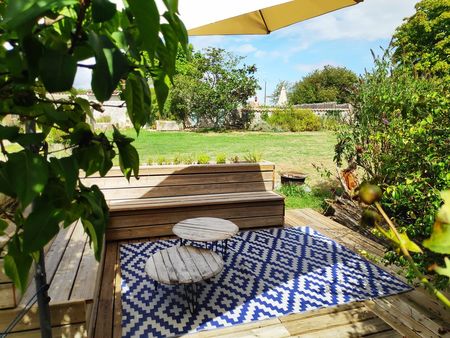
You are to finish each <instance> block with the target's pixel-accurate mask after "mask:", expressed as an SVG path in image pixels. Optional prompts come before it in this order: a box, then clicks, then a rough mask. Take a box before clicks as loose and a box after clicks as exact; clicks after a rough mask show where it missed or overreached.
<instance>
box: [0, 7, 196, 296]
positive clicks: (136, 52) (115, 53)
mask: <svg viewBox="0 0 450 338" xmlns="http://www.w3.org/2000/svg"><path fill="white" fill-rule="evenodd" d="M165 3H166V5H167V9H166V11H165V13H164V14H163V16H164V18H165V20H164V23H161V22H162V20H160V13H159V12H158V10H157V7H156V4H155V2H154V1H153V0H128V1H126V2H124V8H123V9H122V10H120V11H119V10H118V9H117V8H116V5H115V4H113V3H112V2H111V1H108V0H85V1H77V0H48V1H29V0H20V1H16V0H14V1H12V0H10V1H3V2H0V19H1V23H0V30H1V32H2V34H1V35H0V122H1V121H2V120H3V119H4V118H5V117H7V118H8V119H11V116H16V117H17V116H18V119H17V118H16V124H17V126H4V125H3V124H0V146H1V149H2V152H3V154H4V157H5V159H6V160H5V161H0V193H2V194H5V195H8V196H11V197H13V198H16V199H17V200H18V202H19V206H18V208H17V210H16V211H15V214H14V216H13V217H11V219H8V223H7V222H6V221H5V220H3V219H0V232H1V233H2V234H3V232H4V231H6V227H5V224H9V223H11V224H15V227H14V229H13V231H12V233H9V234H8V236H9V237H10V240H9V242H8V243H7V247H6V248H2V250H5V251H6V256H5V271H6V273H7V274H8V276H10V277H11V278H12V280H13V281H14V283H15V284H16V285H17V286H18V288H19V289H20V290H21V291H23V290H24V287H25V286H26V285H27V277H28V272H29V269H30V267H31V264H32V261H33V259H37V258H38V257H39V255H38V254H37V253H38V252H39V250H40V249H41V248H43V247H44V246H45V244H46V243H48V242H49V241H50V240H51V238H52V237H53V236H55V235H56V234H57V233H58V231H59V230H60V228H61V227H67V226H69V225H70V224H72V223H73V222H74V221H76V220H78V219H81V222H82V224H83V227H84V230H85V231H86V233H87V234H88V235H89V238H90V241H91V244H92V245H93V248H94V251H95V255H96V257H97V259H98V258H99V257H100V252H101V250H102V242H103V236H104V233H105V229H106V225H107V221H108V207H107V205H106V202H105V199H104V197H103V194H102V193H101V191H100V190H99V188H98V187H97V186H92V187H85V186H84V185H83V184H82V183H81V181H80V179H79V178H80V174H81V173H82V175H86V176H90V175H93V174H96V173H98V174H99V175H101V176H104V175H105V174H106V173H107V172H108V170H109V169H110V168H111V167H112V163H113V162H112V160H113V158H114V157H115V156H116V155H118V156H119V163H120V168H121V169H122V172H123V173H124V175H125V176H126V178H127V179H129V178H130V177H131V175H134V176H135V177H137V176H138V169H139V157H138V153H137V151H136V149H135V148H134V147H133V146H132V144H131V142H132V141H133V139H132V138H130V137H127V136H125V135H122V134H121V133H120V132H119V130H117V129H115V130H114V133H113V135H112V138H108V137H107V136H106V135H105V134H103V133H96V132H95V131H94V130H93V129H92V128H91V126H90V125H89V124H88V123H87V121H88V118H92V112H91V109H92V108H93V109H100V108H99V107H100V104H99V103H97V102H89V101H87V100H85V99H83V98H82V97H78V96H77V95H78V93H77V92H76V91H75V90H73V89H72V85H73V81H74V78H75V75H76V72H77V69H79V67H85V68H90V69H92V83H91V87H92V90H93V92H94V94H95V96H96V98H97V100H98V101H100V102H102V101H104V100H107V99H109V98H110V96H111V94H112V93H113V91H115V90H117V89H118V90H120V91H122V92H123V93H122V94H123V97H124V99H125V101H126V103H127V108H128V115H129V117H130V119H131V121H132V123H133V126H134V127H135V130H136V132H139V130H140V128H141V127H142V126H144V125H145V124H146V123H149V122H150V121H151V114H150V111H151V109H152V99H151V94H150V89H149V83H148V77H151V79H152V81H153V86H154V89H155V96H156V101H157V103H158V104H159V105H160V106H161V105H162V104H164V101H165V99H166V97H167V94H168V85H167V83H168V82H169V81H170V79H171V78H173V75H174V68H175V60H176V58H177V50H178V46H179V45H180V44H181V46H182V47H183V48H185V49H186V50H187V34H186V30H185V28H184V26H183V23H182V22H181V21H180V19H179V17H178V13H177V6H176V2H173V1H165ZM91 60H93V61H91ZM59 91H67V93H66V94H67V95H66V97H65V98H63V99H55V98H54V97H53V96H51V95H49V93H53V92H59ZM36 131H37V132H36ZM55 135H57V137H58V139H59V140H61V141H62V142H63V143H64V144H65V146H66V147H67V149H66V150H69V151H68V152H67V155H68V156H66V157H61V156H57V157H50V156H48V155H49V154H48V142H49V141H50V140H51V139H52V138H54V137H55ZM6 140H7V141H8V142H10V143H12V144H16V145H18V146H19V145H20V147H19V148H20V149H21V150H20V151H17V152H12V153H8V152H7V151H6V148H5V146H4V141H6ZM22 148H23V149H22Z"/></svg>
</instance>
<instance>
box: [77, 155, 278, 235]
mask: <svg viewBox="0 0 450 338" xmlns="http://www.w3.org/2000/svg"><path fill="white" fill-rule="evenodd" d="M139 175H140V178H139V180H136V179H135V178H132V179H131V180H130V182H128V181H127V180H126V179H125V178H124V177H123V174H122V173H121V171H120V169H119V168H113V169H112V170H110V172H109V173H108V175H107V176H106V177H103V178H100V177H89V178H86V179H84V184H86V185H91V184H97V185H98V186H99V187H100V189H101V190H102V191H103V193H104V194H105V198H106V199H107V201H108V205H109V207H110V223H109V227H108V230H107V234H106V239H107V240H109V241H111V240H125V239H132V238H143V237H152V236H165V235H171V234H172V227H173V225H174V224H176V223H177V222H179V221H181V220H183V219H186V218H191V217H206V216H209V217H219V218H224V219H229V220H232V221H233V222H235V223H236V224H238V226H240V227H241V228H252V227H265V226H277V225H278V226H281V225H283V222H284V198H283V197H282V196H279V195H278V194H276V193H274V192H273V191H272V190H273V188H274V178H275V165H274V164H273V163H270V162H261V163H229V164H228V163H227V164H193V165H161V166H160V165H156V166H142V167H140V170H139Z"/></svg>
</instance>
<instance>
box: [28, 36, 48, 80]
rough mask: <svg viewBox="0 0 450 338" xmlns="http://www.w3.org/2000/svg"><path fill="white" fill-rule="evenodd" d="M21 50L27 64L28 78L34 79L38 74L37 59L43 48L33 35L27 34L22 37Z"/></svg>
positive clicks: (38, 59)
mask: <svg viewBox="0 0 450 338" xmlns="http://www.w3.org/2000/svg"><path fill="white" fill-rule="evenodd" d="M23 50H24V52H25V58H26V60H27V64H28V73H29V74H28V78H29V79H30V80H31V81H34V80H35V78H36V77H38V76H39V61H40V59H41V57H42V54H43V53H44V50H45V48H44V46H43V45H42V43H41V42H40V41H39V40H38V39H37V38H36V37H35V36H33V35H27V36H25V37H24V39H23Z"/></svg>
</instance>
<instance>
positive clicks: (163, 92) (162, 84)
mask: <svg viewBox="0 0 450 338" xmlns="http://www.w3.org/2000/svg"><path fill="white" fill-rule="evenodd" d="M151 75H152V78H153V84H154V86H155V94H156V99H157V101H158V107H159V111H160V112H163V111H164V103H165V102H166V99H167V95H168V94H169V86H168V85H167V82H166V78H167V75H166V73H165V72H164V71H163V70H162V69H160V68H155V69H152V71H151Z"/></svg>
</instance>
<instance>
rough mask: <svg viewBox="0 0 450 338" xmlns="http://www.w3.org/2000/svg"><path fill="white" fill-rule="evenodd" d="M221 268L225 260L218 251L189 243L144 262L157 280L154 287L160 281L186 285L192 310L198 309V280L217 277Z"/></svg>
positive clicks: (187, 298) (159, 253)
mask: <svg viewBox="0 0 450 338" xmlns="http://www.w3.org/2000/svg"><path fill="white" fill-rule="evenodd" d="M222 269H223V260H222V258H221V257H220V256H219V255H218V254H217V253H215V252H214V251H211V250H207V249H203V248H196V247H193V246H189V245H186V246H173V247H170V248H167V249H164V250H160V251H158V252H156V253H154V254H153V255H151V256H150V257H149V258H148V260H147V262H146V263H145V272H146V273H147V274H148V275H149V276H150V278H151V279H153V281H154V282H155V290H156V289H157V286H158V283H161V284H166V285H180V284H182V285H183V287H184V293H185V296H186V300H187V302H188V306H189V311H191V313H193V312H194V311H195V310H196V309H197V303H198V302H197V301H198V285H197V283H199V282H201V281H206V280H208V279H210V278H213V277H215V276H217V275H218V274H219V273H220V272H221V271H222Z"/></svg>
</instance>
